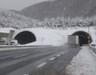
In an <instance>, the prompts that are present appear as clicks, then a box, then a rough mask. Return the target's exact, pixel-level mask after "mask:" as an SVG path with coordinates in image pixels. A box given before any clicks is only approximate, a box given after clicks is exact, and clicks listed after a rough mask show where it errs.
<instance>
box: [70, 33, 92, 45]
mask: <svg viewBox="0 0 96 75" xmlns="http://www.w3.org/2000/svg"><path fill="white" fill-rule="evenodd" d="M72 35H77V36H79V45H80V46H82V45H83V44H89V43H91V42H92V38H91V36H90V35H89V34H88V33H87V32H84V31H78V32H75V33H73V34H72Z"/></svg>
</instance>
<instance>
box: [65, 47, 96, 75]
mask: <svg viewBox="0 0 96 75" xmlns="http://www.w3.org/2000/svg"><path fill="white" fill-rule="evenodd" d="M66 75H96V56H94V54H93V53H92V51H91V50H90V48H89V47H88V46H83V47H82V49H81V50H80V52H79V53H78V54H77V56H75V57H74V58H73V60H72V61H71V63H70V64H69V65H68V66H67V67H66Z"/></svg>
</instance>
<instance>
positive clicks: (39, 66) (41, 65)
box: [37, 62, 47, 68]
mask: <svg viewBox="0 0 96 75" xmlns="http://www.w3.org/2000/svg"><path fill="white" fill-rule="evenodd" d="M46 64H47V63H46V62H44V63H41V64H40V65H38V66H37V68H41V67H43V66H44V65H46Z"/></svg>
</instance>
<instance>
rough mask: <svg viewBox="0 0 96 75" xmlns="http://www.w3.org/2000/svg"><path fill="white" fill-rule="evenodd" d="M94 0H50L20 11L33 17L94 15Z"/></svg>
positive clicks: (95, 1) (95, 2)
mask: <svg viewBox="0 0 96 75" xmlns="http://www.w3.org/2000/svg"><path fill="white" fill-rule="evenodd" d="M95 9H96V0H52V1H45V2H41V3H38V4H35V5H32V6H30V7H27V8H24V9H23V10H22V11H20V13H22V14H24V15H25V16H29V17H32V18H35V19H43V18H45V17H57V16H65V17H77V16H83V17H87V16H89V17H90V16H94V15H95V13H96V10H95Z"/></svg>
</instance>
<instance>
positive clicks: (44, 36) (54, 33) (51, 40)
mask: <svg viewBox="0 0 96 75" xmlns="http://www.w3.org/2000/svg"><path fill="white" fill-rule="evenodd" d="M89 29H90V30H89V31H90V33H89V31H88V28H87V27H82V28H81V27H77V28H72V27H71V28H67V29H46V28H26V29H21V30H18V31H17V32H16V34H15V35H14V37H15V36H16V35H17V34H19V33H20V32H23V31H30V32H32V33H33V34H34V35H35V36H36V39H37V40H36V42H32V43H28V44H26V45H53V46H60V45H64V44H66V43H67V42H68V35H72V34H73V33H75V32H77V31H84V32H87V33H89V34H90V35H91V37H92V40H93V42H94V41H96V30H95V29H94V28H92V27H90V28H89Z"/></svg>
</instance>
